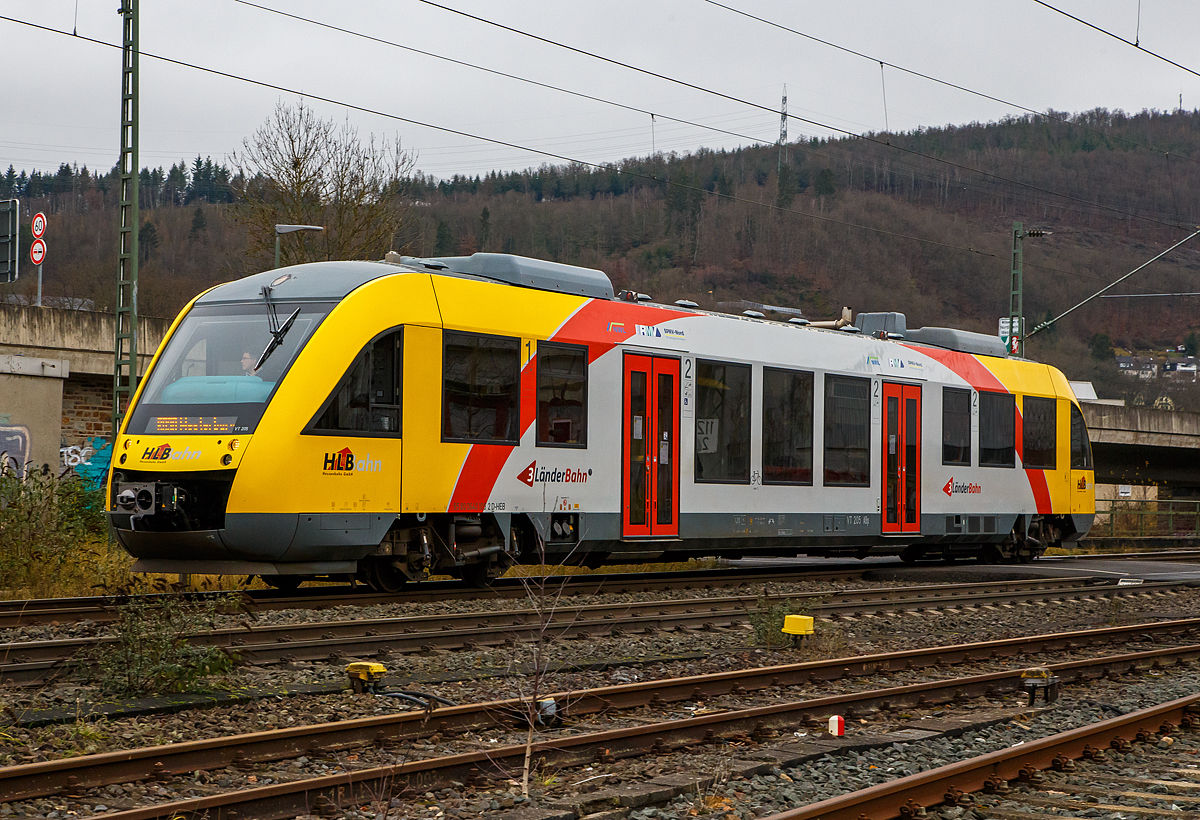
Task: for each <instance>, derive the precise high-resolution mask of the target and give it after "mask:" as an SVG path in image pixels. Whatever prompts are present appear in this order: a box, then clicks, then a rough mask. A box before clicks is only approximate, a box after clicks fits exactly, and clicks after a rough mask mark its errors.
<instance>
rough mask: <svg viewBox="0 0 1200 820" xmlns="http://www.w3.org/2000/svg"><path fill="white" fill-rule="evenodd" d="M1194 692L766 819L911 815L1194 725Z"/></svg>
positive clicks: (882, 819) (1199, 700)
mask: <svg viewBox="0 0 1200 820" xmlns="http://www.w3.org/2000/svg"><path fill="white" fill-rule="evenodd" d="M1198 709H1200V695H1189V696H1188V697H1185V698H1180V699H1179V700H1173V701H1171V702H1169V703H1164V704H1160V705H1159V706H1153V707H1150V708H1149V709H1142V710H1141V711H1138V712H1130V713H1129V714H1127V715H1122V716H1120V717H1115V718H1111V719H1109V720H1105V721H1101V722H1100V723H1094V724H1092V725H1091V726H1083V727H1080V728H1078V729H1072V730H1070V731H1067V732H1062V733H1060V734H1057V735H1051V736H1050V737H1045V738H1042V739H1040V740H1034V741H1030V742H1027V743H1023V744H1021V745H1020V746H1015V747H1012V748H1009V749H1002V750H1000V751H997V752H991V753H990V754H986V755H980V756H979V757H974V758H971V759H969V760H961V761H959V762H957V763H951V764H949V765H946V766H942V767H941V768H938V769H931V770H930V771H927V772H920V773H918V774H914V775H909V776H908V777H902V778H900V779H898V780H893V781H891V782H888V783H881V784H879V785H878V786H872V787H871V788H868V789H862V790H860V791H856V792H851V793H849V794H844V795H840V796H838V797H833V798H830V799H828V800H822V801H821V802H819V803H813V804H811V805H808V806H803V807H801V808H798V809H793V810H791V811H786V812H780V813H778V814H773V815H771V816H770V817H768V818H767V820H817V818H820V820H860V818H867V820H892V818H896V817H913V816H915V815H917V814H918V813H919V811H918V808H928V807H931V806H937V805H940V804H942V803H947V802H949V803H953V802H955V801H957V800H958V799H960V797H961V795H964V794H970V793H973V792H979V791H984V790H985V789H995V788H997V787H998V786H999V785H1000V784H1001V783H1007V781H1009V780H1019V779H1020V780H1027V779H1030V778H1031V777H1032V773H1033V772H1034V771H1037V770H1042V769H1049V768H1056V767H1061V766H1062V761H1064V760H1076V759H1079V758H1081V757H1094V756H1095V755H1096V752H1097V751H1098V750H1103V749H1106V748H1109V746H1110V745H1119V744H1121V742H1122V741H1124V742H1132V741H1134V740H1143V741H1144V740H1149V739H1150V738H1152V737H1154V736H1155V735H1156V734H1158V733H1170V732H1171V731H1174V729H1175V727H1177V726H1181V725H1187V726H1188V727H1189V728H1194V727H1195V726H1196V725H1197V724H1198V723H1200V719H1198V717H1197V714H1196V712H1197V710H1198Z"/></svg>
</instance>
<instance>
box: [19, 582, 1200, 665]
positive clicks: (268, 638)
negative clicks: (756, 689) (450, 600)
mask: <svg viewBox="0 0 1200 820" xmlns="http://www.w3.org/2000/svg"><path fill="white" fill-rule="evenodd" d="M1182 585H1183V582H1175V581H1162V582H1156V583H1147V584H1142V585H1141V586H1137V587H1118V586H1116V585H1113V584H1103V585H1101V584H1095V583H1094V582H1093V581H1092V580H1091V579H1087V578H1069V579H1063V580H1061V581H1056V580H1053V579H1036V580H1031V581H995V582H986V583H978V584H938V585H927V586H917V587H889V588H885V589H869V590H868V589H859V590H849V591H846V592H839V593H834V594H829V593H817V592H812V593H796V594H786V595H776V596H770V597H767V598H766V600H767V601H768V602H769V603H771V602H778V601H784V600H791V601H800V602H805V601H807V602H811V606H810V608H809V611H810V612H811V613H812V614H813V615H817V616H824V617H830V616H840V615H855V614H861V613H864V612H868V613H884V612H894V611H900V610H923V609H931V608H941V607H947V606H956V607H965V606H968V605H975V604H1006V603H1023V602H1029V601H1036V600H1040V601H1049V600H1053V599H1062V598H1067V597H1095V596H1103V597H1109V596H1128V595H1143V594H1147V593H1151V592H1156V591H1163V590H1167V589H1172V588H1177V587H1180V586H1182ZM763 597H765V596H754V595H743V596H728V597H720V598H693V599H681V600H674V601H650V602H641V603H620V604H599V605H591V606H581V607H566V606H557V607H554V608H553V609H546V610H539V609H522V610H509V611H502V612H487V613H478V612H472V613H457V614H450V615H438V616H431V617H427V616H420V617H408V618H380V619H371V620H356V621H326V622H319V621H318V622H312V623H303V624H284V625H280V626H270V627H263V628H254V627H247V628H238V629H217V630H211V631H208V632H204V633H198V634H195V635H192V636H189V638H188V640H189V641H191V642H192V643H195V644H199V645H209V646H223V647H228V648H230V649H232V650H233V651H235V652H236V653H237V655H238V657H239V659H241V660H243V661H246V662H249V663H256V664H264V663H276V662H279V661H283V660H301V661H323V660H328V659H330V658H331V657H333V658H346V657H379V658H381V659H384V658H386V657H388V656H389V655H391V654H392V653H399V654H403V653H408V652H417V651H424V650H428V649H434V648H436V649H462V648H468V647H473V646H503V645H506V644H509V643H511V642H513V641H514V640H522V639H527V638H530V637H533V636H534V635H547V634H552V635H555V636H557V637H570V636H578V635H613V634H619V633H620V632H622V631H624V632H652V631H656V630H665V629H680V628H681V629H688V628H696V627H697V626H704V627H708V626H730V625H732V624H736V623H741V622H743V621H745V620H746V619H747V618H748V617H749V616H750V614H751V613H753V612H754V611H755V610H756V608H757V605H758V603H759V601H760V598H763ZM495 622H500V623H499V625H493V624H494V623H495ZM113 640H114V639H111V638H73V639H63V640H53V641H23V642H17V643H7V644H0V682H3V683H5V684H8V685H14V686H32V685H38V684H43V683H46V682H47V681H49V680H52V679H53V678H54V677H55V676H56V675H58V674H61V672H62V671H63V668H64V664H66V663H67V662H68V661H69V660H70V659H71V658H72V657H73V656H74V655H76V653H78V652H79V651H80V650H82V649H85V648H88V647H91V646H95V645H97V644H103V643H108V642H111V641H113Z"/></svg>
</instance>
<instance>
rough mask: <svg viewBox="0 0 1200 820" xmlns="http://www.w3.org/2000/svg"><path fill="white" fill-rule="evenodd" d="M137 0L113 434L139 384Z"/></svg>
mask: <svg viewBox="0 0 1200 820" xmlns="http://www.w3.org/2000/svg"><path fill="white" fill-rule="evenodd" d="M137 2H138V0H122V2H121V8H120V9H118V13H119V14H120V15H121V32H122V44H121V159H120V162H119V163H118V170H119V171H120V174H121V183H120V184H121V211H120V224H119V227H118V231H119V233H118V249H117V304H116V318H117V322H116V326H117V334H116V346H115V347H114V351H115V354H114V360H113V410H112V438H113V440H114V441H116V438H117V433H118V432H119V431H120V429H121V421H122V420H123V419H124V418H125V411H126V410H127V409H128V408H129V402H130V400H131V399H132V398H133V391H134V388H135V387H136V386H137V378H138V372H137V326H138V318H137V289H138V286H137V280H138V15H137Z"/></svg>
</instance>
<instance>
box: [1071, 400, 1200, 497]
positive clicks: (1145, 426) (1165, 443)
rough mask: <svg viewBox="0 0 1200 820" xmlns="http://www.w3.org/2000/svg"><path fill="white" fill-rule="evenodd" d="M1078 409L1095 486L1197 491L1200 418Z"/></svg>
mask: <svg viewBox="0 0 1200 820" xmlns="http://www.w3.org/2000/svg"><path fill="white" fill-rule="evenodd" d="M1081 404H1082V406H1083V418H1084V420H1085V421H1086V422H1087V425H1088V437H1089V438H1090V439H1091V441H1092V455H1093V457H1094V459H1095V462H1096V483H1098V484H1156V485H1158V486H1160V487H1171V488H1173V489H1183V488H1196V489H1198V490H1200V413H1179V412H1176V411H1173V410H1155V409H1153V408H1149V407H1118V406H1115V405H1111V404H1095V403H1091V402H1087V401H1084V402H1082V403H1081Z"/></svg>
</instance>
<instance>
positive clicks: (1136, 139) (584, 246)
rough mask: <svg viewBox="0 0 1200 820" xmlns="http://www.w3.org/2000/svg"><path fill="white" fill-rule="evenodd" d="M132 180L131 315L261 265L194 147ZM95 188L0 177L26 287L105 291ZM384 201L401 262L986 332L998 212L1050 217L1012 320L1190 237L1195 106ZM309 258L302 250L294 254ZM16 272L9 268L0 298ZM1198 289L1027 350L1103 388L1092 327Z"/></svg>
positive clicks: (1001, 298) (997, 280)
mask: <svg viewBox="0 0 1200 820" xmlns="http://www.w3.org/2000/svg"><path fill="white" fill-rule="evenodd" d="M1061 120H1067V122H1063V121H1061ZM416 167H417V168H419V167H420V157H419V156H418V157H417V158H416ZM142 183H143V189H142V233H141V244H142V251H141V257H142V266H141V297H140V306H141V310H142V312H143V313H148V314H157V315H164V316H165V315H171V314H173V313H174V312H175V311H177V310H178V309H179V308H180V307H181V306H182V305H183V304H184V303H185V302H186V300H187V299H188V298H189V297H190V296H192V295H193V294H194V293H196V292H197V291H199V290H201V289H202V288H204V287H207V286H209V285H211V284H214V283H216V282H219V281H224V280H228V279H231V278H235V277H237V276H241V275H244V274H245V273H249V272H252V271H254V270H258V269H262V268H265V267H269V266H270V264H271V258H270V253H269V249H268V248H266V247H264V246H263V245H262V243H258V244H254V243H252V242H250V240H249V239H248V232H247V228H246V226H245V225H244V224H243V223H241V222H239V221H238V219H237V216H238V210H237V209H238V208H239V205H238V202H237V199H236V197H235V195H234V192H235V191H237V190H242V189H244V188H245V187H246V183H247V180H245V179H240V178H238V176H237V175H236V173H234V172H232V171H230V170H229V169H226V168H225V167H223V166H221V165H219V164H214V163H213V162H212V161H210V160H205V161H202V160H201V159H200V158H199V157H197V158H196V159H195V160H194V161H193V162H191V163H184V162H180V163H179V164H178V165H177V166H174V167H172V168H171V169H170V170H168V171H165V172H164V171H163V170H162V169H157V170H151V169H147V170H146V171H144V172H143V174H142ZM5 187H7V189H8V191H11V193H6V191H5V190H4V188H5ZM115 192H116V184H115V179H114V177H113V176H112V174H111V173H109V174H93V173H91V172H89V171H88V170H87V169H85V168H78V169H77V168H72V167H70V166H67V165H63V166H61V167H60V168H59V169H58V171H57V172H56V173H50V174H27V173H25V172H22V171H18V170H16V169H10V171H9V173H8V175H7V176H6V177H5V178H4V180H3V184H2V185H0V197H3V196H6V195H8V196H19V197H21V198H22V199H23V200H25V203H26V204H27V205H28V207H29V209H30V210H31V211H37V210H44V211H46V212H47V213H48V214H49V215H50V216H51V223H50V224H51V228H50V233H49V234H48V237H47V238H48V241H49V242H50V255H49V258H48V261H47V263H46V289H47V293H48V294H49V295H52V296H57V295H64V296H73V297H77V298H86V299H91V300H94V302H95V304H96V306H97V308H98V309H104V308H106V307H110V306H111V302H112V300H113V295H114V291H115V288H114V285H113V280H114V276H115V271H116V261H115V253H116V204H115V198H116V197H115ZM404 198H405V207H404V217H403V223H402V225H401V228H400V230H398V231H396V232H395V233H394V234H393V241H392V247H393V248H394V249H396V250H401V251H404V252H407V253H410V254H413V255H417V256H433V255H458V254H469V253H472V252H474V251H481V250H482V251H497V252H506V253H517V254H522V255H527V256H535V257H543V258H549V259H555V260H558V261H561V262H567V263H573V264H581V265H587V266H592V267H598V268H601V269H603V270H604V271H605V272H607V273H608V274H609V276H610V277H611V278H612V280H613V283H614V285H616V286H617V287H618V288H633V289H636V290H639V291H642V292H645V293H649V294H651V295H652V296H654V297H655V298H656V299H659V300H666V301H671V300H674V299H680V298H688V299H694V300H695V301H697V302H699V303H700V304H701V305H706V306H710V305H713V304H715V303H716V302H719V301H730V300H737V299H748V300H753V301H758V302H764V303H768V304H776V305H792V306H799V307H801V308H802V309H803V310H804V311H805V313H806V314H807V315H808V316H810V317H813V318H822V317H832V316H834V315H836V314H837V312H838V311H839V310H840V308H841V307H842V306H843V305H846V306H849V307H851V308H852V309H853V310H854V311H855V312H856V313H857V312H859V311H875V310H899V311H902V312H904V313H906V314H908V323H909V325H910V326H912V327H917V326H921V325H952V326H957V327H964V328H968V329H972V330H979V331H983V332H988V333H995V332H996V320H997V318H998V317H999V316H1001V315H1002V314H1004V315H1006V314H1007V304H1008V287H1009V268H1010V246H1011V235H1012V227H1013V221H1014V220H1019V221H1021V222H1022V223H1023V224H1024V226H1025V227H1026V228H1042V229H1045V230H1047V231H1050V232H1052V233H1051V234H1050V235H1048V236H1045V237H1042V238H1036V239H1035V238H1030V239H1027V240H1026V241H1025V245H1024V248H1025V265H1026V268H1025V305H1026V316H1027V317H1028V321H1029V322H1030V325H1032V324H1035V323H1037V322H1038V321H1041V320H1042V319H1044V318H1047V317H1048V316H1052V315H1057V314H1058V313H1061V312H1062V311H1064V310H1066V309H1067V308H1069V307H1071V306H1072V305H1074V304H1075V303H1077V302H1079V301H1080V300H1082V299H1083V298H1084V297H1086V296H1088V295H1090V294H1092V293H1093V292H1095V291H1096V290H1098V289H1099V288H1101V287H1103V286H1104V285H1106V284H1108V283H1109V282H1111V281H1112V280H1114V279H1116V278H1117V277H1119V276H1121V275H1122V274H1124V273H1126V272H1128V271H1130V270H1132V269H1133V268H1135V267H1137V266H1138V265H1140V264H1142V263H1143V262H1145V261H1146V260H1148V259H1149V258H1151V257H1152V256H1154V255H1155V254H1157V253H1159V252H1160V251H1161V250H1163V249H1165V248H1167V247H1168V246H1169V245H1171V244H1173V243H1174V242H1176V241H1178V240H1180V239H1182V238H1184V237H1185V236H1187V234H1188V233H1190V232H1191V231H1192V230H1195V227H1194V226H1195V225H1196V223H1197V221H1198V220H1200V111H1178V112H1173V113H1159V112H1142V113H1140V114H1124V113H1121V112H1108V111H1103V110H1097V111H1092V112H1087V113H1085V114H1079V115H1074V116H1072V115H1066V114H1057V113H1051V114H1050V115H1044V116H1025V117H1019V118H1012V119H1008V120H1005V121H1003V122H999V123H990V124H978V123H972V124H970V125H964V126H946V127H942V128H931V129H922V130H920V131H918V132H915V133H907V134H888V135H871V138H870V139H838V140H819V141H818V140H813V141H811V142H804V143H797V144H792V145H790V146H788V159H787V162H786V164H784V165H783V167H782V169H780V168H779V150H778V148H777V147H774V146H770V147H761V148H759V147H755V148H745V149H740V150H736V151H708V150H701V151H698V152H696V153H694V154H689V155H684V156H677V155H670V156H663V155H660V156H656V157H644V158H633V159H628V160H625V161H623V162H621V163H619V164H616V165H613V166H611V167H606V168H602V169H596V168H592V167H587V166H551V165H544V166H542V167H540V168H537V169H529V170H527V171H524V172H519V173H493V174H489V175H488V176H486V177H482V178H480V177H474V178H466V177H454V178H452V179H449V180H435V179H430V178H428V177H425V176H424V175H422V174H419V173H417V174H416V175H415V176H413V177H411V178H410V179H409V181H408V185H407V190H406V191H405V193H404ZM1193 242H1194V243H1195V244H1194V245H1193V244H1188V245H1184V246H1183V247H1182V248H1180V249H1179V250H1177V251H1175V252H1174V253H1172V254H1170V255H1169V256H1167V257H1166V258H1165V259H1163V260H1161V261H1159V262H1156V263H1155V264H1154V265H1153V266H1151V267H1150V268H1148V269H1147V270H1146V271H1143V272H1142V273H1139V274H1138V275H1137V276H1135V277H1133V278H1132V279H1130V280H1129V282H1128V283H1127V284H1125V285H1122V286H1120V287H1119V288H1118V289H1116V290H1114V291H1113V293H1123V294H1129V293H1193V292H1198V291H1200V281H1198V277H1197V275H1196V274H1197V272H1200V238H1197V239H1196V240H1193ZM23 246H25V247H27V242H23ZM383 250H385V248H380V249H379V252H380V253H382V251H383ZM320 254H321V250H320V247H319V244H318V243H314V244H313V245H312V246H311V253H310V257H311V258H323V257H321V255H320ZM33 287H34V281H33V278H31V277H28V276H25V277H23V278H22V280H21V281H20V282H18V283H16V285H14V286H8V287H6V288H3V289H2V290H0V298H4V295H3V294H5V293H11V292H14V291H15V292H17V293H20V294H30V293H32V289H33ZM1198 305H1200V299H1197V298H1195V297H1183V296H1176V297H1170V298H1166V297H1148V298H1133V299H1099V300H1096V301H1095V302H1093V303H1091V304H1090V305H1089V306H1087V307H1085V308H1083V309H1081V310H1080V311H1078V312H1077V313H1076V314H1073V315H1072V316H1071V317H1069V318H1068V319H1066V320H1064V321H1063V322H1062V323H1060V325H1058V326H1055V328H1054V329H1053V330H1051V331H1049V332H1046V333H1043V334H1040V335H1038V336H1036V337H1034V339H1032V340H1031V341H1030V343H1029V346H1028V348H1027V352H1028V354H1029V355H1031V356H1034V357H1036V358H1041V359H1044V360H1046V361H1050V362H1052V363H1055V364H1057V365H1059V366H1061V367H1063V368H1064V369H1065V370H1067V372H1068V374H1069V375H1070V376H1071V377H1073V378H1091V379H1094V380H1097V381H1098V382H1101V383H1102V384H1108V385H1110V386H1111V391H1115V390H1117V389H1123V388H1125V387H1126V385H1124V384H1121V383H1120V382H1118V381H1117V380H1116V377H1115V375H1113V374H1114V373H1115V368H1113V367H1112V364H1111V351H1110V350H1109V348H1108V347H1107V345H1105V344H1104V343H1103V338H1102V336H1101V335H1102V334H1107V336H1108V337H1109V338H1110V339H1111V340H1112V341H1113V342H1114V343H1115V344H1116V345H1117V346H1119V347H1123V348H1128V349H1130V350H1136V351H1140V352H1146V351H1152V350H1160V351H1161V350H1163V349H1165V348H1166V347H1167V346H1174V345H1177V344H1183V343H1184V340H1185V339H1186V338H1187V337H1188V334H1189V333H1192V332H1194V331H1195V330H1196V329H1197V328H1200V310H1197V307H1198ZM1194 339H1195V336H1192V340H1194ZM1122 381H1125V380H1122ZM1138 389H1139V390H1141V391H1142V392H1143V393H1145V391H1146V390H1147V389H1149V388H1146V387H1145V386H1141V387H1139V388H1138ZM1111 391H1110V392H1111ZM1131 398H1138V396H1131ZM1141 398H1142V399H1143V400H1149V401H1153V398H1154V396H1152V395H1150V396H1142V397H1141Z"/></svg>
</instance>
